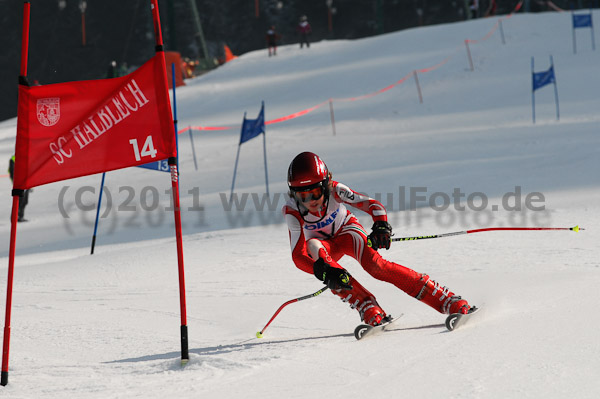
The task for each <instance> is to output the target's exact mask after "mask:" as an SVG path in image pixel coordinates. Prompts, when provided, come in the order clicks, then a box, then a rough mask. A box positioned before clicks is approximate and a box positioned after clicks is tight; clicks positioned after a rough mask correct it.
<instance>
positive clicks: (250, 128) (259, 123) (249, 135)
mask: <svg viewBox="0 0 600 399" xmlns="http://www.w3.org/2000/svg"><path fill="white" fill-rule="evenodd" d="M264 132H265V103H264V102H263V104H262V107H261V108H260V113H259V114H258V118H256V119H246V116H245V115H244V122H243V123H242V134H241V136H240V144H242V143H245V142H246V141H248V140H252V139H253V138H255V137H256V136H258V135H259V134H261V133H264Z"/></svg>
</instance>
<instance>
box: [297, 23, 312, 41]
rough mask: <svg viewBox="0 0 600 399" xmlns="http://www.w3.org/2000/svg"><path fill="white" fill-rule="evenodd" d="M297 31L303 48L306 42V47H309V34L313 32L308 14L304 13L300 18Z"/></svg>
mask: <svg viewBox="0 0 600 399" xmlns="http://www.w3.org/2000/svg"><path fill="white" fill-rule="evenodd" d="M296 31H298V34H299V35H300V48H302V46H303V45H304V44H306V48H309V47H310V42H309V41H308V35H310V33H311V32H312V29H311V27H310V24H309V23H308V18H307V17H306V15H303V16H302V17H301V18H300V23H299V24H298V27H297V28H296Z"/></svg>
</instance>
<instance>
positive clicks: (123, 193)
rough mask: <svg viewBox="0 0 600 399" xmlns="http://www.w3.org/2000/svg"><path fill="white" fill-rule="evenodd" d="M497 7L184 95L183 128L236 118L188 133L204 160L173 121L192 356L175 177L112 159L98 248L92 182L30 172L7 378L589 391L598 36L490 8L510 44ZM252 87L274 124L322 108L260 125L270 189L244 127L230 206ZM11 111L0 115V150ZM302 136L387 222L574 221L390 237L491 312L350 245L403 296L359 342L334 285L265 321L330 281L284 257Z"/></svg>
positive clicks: (428, 227) (285, 51)
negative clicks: (552, 79)
mask: <svg viewBox="0 0 600 399" xmlns="http://www.w3.org/2000/svg"><path fill="white" fill-rule="evenodd" d="M594 16H595V17H596V18H597V17H598V14H597V12H596V11H594ZM497 24H498V18H488V19H480V20H476V21H470V22H464V23H455V24H448V25H440V26H433V27H426V28H419V29H412V30H406V31H402V32H397V33H391V34H386V35H382V36H377V37H372V38H366V39H361V40H352V41H341V40H340V41H323V42H319V43H314V44H313V45H312V46H311V47H310V49H306V48H305V49H302V50H301V49H300V48H299V46H298V45H287V46H283V47H281V48H280V49H279V51H278V55H277V56H276V57H271V58H269V57H267V51H266V49H265V50H259V51H254V52H251V53H248V54H244V55H241V56H240V57H239V58H237V59H235V60H234V61H232V62H230V63H228V64H226V65H224V66H222V67H220V68H219V69H217V70H214V71H212V72H210V73H208V74H205V75H203V76H201V77H198V78H195V79H191V80H188V81H187V85H186V86H185V87H180V88H178V89H177V92H176V94H177V105H178V109H177V111H178V120H179V125H178V128H179V130H184V129H187V128H188V127H199V126H203V127H219V126H226V127H231V128H229V129H226V130H217V131H215V130H209V131H207V130H197V129H195V130H193V142H194V146H195V148H194V149H195V153H196V157H197V160H196V163H197V167H196V164H195V163H194V157H193V151H192V145H191V140H190V135H189V133H188V131H187V130H186V131H185V132H183V133H181V134H180V135H179V149H180V170H181V201H182V208H183V209H182V219H183V233H184V236H183V248H184V258H185V284H186V294H187V297H186V303H187V324H188V328H189V348H190V361H189V363H188V364H187V365H185V366H182V365H181V361H180V356H181V353H180V324H181V319H180V306H179V304H180V302H179V298H180V297H179V290H178V282H179V279H178V272H177V256H176V246H175V239H174V223H173V216H172V212H171V211H170V210H169V206H170V200H169V195H168V192H167V190H168V189H169V188H170V184H171V183H170V177H169V175H168V174H166V173H161V172H153V171H149V170H146V169H141V168H130V169H125V170H120V171H116V172H110V173H107V174H106V187H105V195H104V196H103V203H102V209H101V216H102V217H101V219H100V223H99V227H98V238H97V243H96V249H95V254H94V255H90V254H89V252H90V243H91V238H92V234H93V230H94V218H95V214H96V208H95V206H96V204H97V201H98V194H99V186H100V180H101V176H100V175H95V176H88V177H83V178H79V179H73V180H69V181H63V182H59V183H53V184H48V185H45V186H41V187H37V188H35V189H34V190H33V192H32V193H31V194H30V203H29V205H28V206H27V209H26V217H27V218H28V219H29V222H27V223H20V224H19V225H18V236H17V250H16V263H15V276H14V295H13V306H12V323H11V341H10V344H11V346H10V373H9V384H8V385H7V386H6V387H0V391H1V392H0V396H2V398H61V399H62V398H70V397H76V398H78V399H86V398H125V397H127V398H130V397H139V398H174V397H205V398H206V397H211V398H261V399H268V398H308V397H327V398H357V397H371V396H373V395H374V394H377V395H381V394H384V395H390V394H391V395H392V396H394V397H406V398H413V397H420V398H442V397H443V398H565V397H572V398H597V397H599V396H600V382H598V378H597V375H598V372H599V371H600V343H599V342H600V341H599V340H598V334H597V332H598V330H600V318H599V316H598V301H599V299H600V296H599V294H598V287H600V268H599V266H600V261H599V259H600V256H599V250H598V242H599V241H600V236H599V234H598V230H597V227H598V225H599V222H600V220H599V219H600V216H599V215H600V205H599V201H600V177H599V173H598V171H599V170H600V157H599V156H598V155H599V154H598V150H599V148H600V132H599V123H600V113H599V112H598V110H599V109H600V97H599V96H598V93H600V79H599V78H598V65H599V64H600V53H599V52H598V51H592V49H591V38H590V34H589V30H587V29H578V30H577V31H576V32H575V33H576V35H577V54H574V52H573V48H572V46H573V41H572V36H571V14H570V13H543V14H535V15H527V14H525V15H516V16H513V17H511V18H503V19H502V30H503V33H504V39H505V44H503V43H502V39H501V31H500V29H499V26H497ZM490 32H491V33H490ZM488 34H489V35H488ZM465 39H470V40H471V41H470V42H469V50H470V53H471V56H472V60H473V67H474V68H473V69H474V70H471V67H470V64H469V60H468V58H467V49H466V47H465ZM31 40H32V41H34V40H35V41H40V40H43V38H35V37H32V38H31ZM532 56H533V57H535V64H534V68H535V71H536V72H541V71H545V70H547V69H548V68H549V67H550V56H552V57H553V60H554V69H555V72H556V81H557V91H558V95H559V101H560V104H559V105H560V120H557V117H556V111H557V110H556V105H555V91H554V86H553V85H549V86H546V87H543V88H542V89H540V90H538V91H536V97H535V102H536V123H535V124H533V123H532V109H531V105H532V104H531V102H532V98H531V84H532V83H531V59H532ZM415 70H416V71H418V72H417V77H418V81H419V84H420V88H421V91H422V96H423V103H420V102H419V97H418V92H417V86H416V80H415V79H414V75H411V73H412V72H413V71H415ZM404 78H405V79H404ZM394 84H395V86H394V87H392V88H390V89H388V90H382V89H384V88H388V87H389V86H390V85H394ZM379 90H381V92H379V94H376V95H372V96H366V97H362V96H365V95H368V94H374V93H378V91H379ZM329 99H333V101H332V106H333V112H334V118H335V135H334V134H333V128H332V124H331V109H330V107H329ZM350 99H353V100H350ZM261 101H264V102H265V112H266V119H267V120H274V119H278V118H281V117H284V116H287V115H292V114H295V113H297V112H300V111H303V110H308V109H310V108H311V107H314V106H316V105H319V104H322V105H321V106H319V107H317V108H316V109H315V110H313V111H312V112H308V113H306V114H304V115H301V116H298V117H296V118H291V119H289V120H286V121H284V122H279V123H271V124H269V125H267V129H266V150H267V155H268V178H269V196H268V197H267V196H266V194H265V191H266V190H265V171H264V160H263V139H262V137H259V138H257V139H254V140H252V141H250V142H247V143H245V144H243V145H242V147H241V151H240V159H239V167H238V174H237V178H236V182H235V192H236V195H237V197H236V199H237V201H234V202H233V203H232V204H230V203H229V201H228V199H229V191H230V189H231V183H232V177H233V167H234V162H235V159H236V154H237V150H238V142H239V125H240V123H241V121H242V118H243V115H244V112H247V117H249V118H253V117H255V116H256V115H257V114H258V112H259V109H260V104H261ZM15 126H16V120H8V121H5V122H3V123H1V124H0V154H1V156H2V157H1V158H2V159H5V160H6V164H7V165H8V159H9V158H10V156H11V155H12V154H13V152H14V142H15ZM301 151H313V152H316V153H318V154H319V155H320V156H321V157H322V158H323V159H324V160H325V162H326V163H327V165H328V166H329V168H330V170H331V171H332V172H333V176H334V179H336V180H338V181H341V182H343V183H345V184H347V185H349V186H350V187H351V188H353V189H355V190H357V191H361V192H364V193H368V194H370V195H371V196H378V198H381V201H382V202H383V203H384V205H386V206H387V207H388V210H389V212H390V217H389V220H390V222H391V223H392V225H393V227H394V233H395V234H396V237H403V236H415V235H430V234H435V233H446V232H452V231H463V230H467V229H476V228H484V227H509V226H518V227H523V226H528V227H573V226H576V225H580V226H581V227H583V228H585V229H586V230H585V231H582V232H579V233H575V232H572V231H503V232H485V233H477V234H469V235H463V236H457V237H449V238H439V239H431V240H421V241H411V242H397V243H394V244H393V245H392V248H391V249H390V250H389V251H385V250H384V251H382V254H383V255H384V257H386V258H387V259H390V260H393V261H395V262H398V263H401V264H403V265H406V266H408V267H410V268H412V269H414V270H417V271H419V272H426V273H428V274H430V275H431V276H432V277H433V278H435V279H436V280H437V281H439V282H440V283H441V284H443V285H447V286H448V287H449V288H450V289H452V290H453V291H454V292H456V293H458V294H460V295H462V296H463V297H465V298H466V299H468V300H469V302H470V303H471V304H476V305H481V306H483V310H482V313H483V317H482V318H481V319H480V320H479V322H477V323H474V324H471V325H468V326H467V327H465V328H464V329H460V330H457V331H455V332H452V333H449V332H447V331H446V329H445V328H444V326H443V321H444V316H443V315H440V314H438V313H437V312H435V311H433V310H432V309H430V308H429V307H428V306H425V305H423V304H422V303H420V302H418V301H416V300H415V299H414V298H410V297H409V296H407V295H406V294H404V293H402V292H401V291H399V290H397V289H396V288H395V287H393V286H392V285H390V284H387V283H383V282H380V281H377V280H375V279H373V278H372V277H371V276H369V275H367V273H366V272H365V271H364V270H362V268H361V267H360V266H359V265H358V264H357V263H356V262H355V261H354V260H353V259H349V258H348V259H346V258H344V259H342V261H341V264H342V265H343V266H344V267H346V268H347V269H348V271H349V272H350V273H351V274H352V275H353V276H355V277H356V278H357V279H358V280H359V281H361V282H362V283H363V285H365V286H366V287H367V288H368V289H369V290H370V291H372V292H373V293H374V294H375V295H376V296H377V299H378V301H379V303H380V304H381V305H382V307H383V308H384V309H385V310H386V311H387V312H388V313H391V314H392V315H399V314H404V316H403V317H402V319H401V320H400V321H399V322H398V323H397V324H396V325H395V327H394V328H393V329H392V330H391V331H387V332H385V333H382V334H380V335H378V336H375V337H370V338H368V339H365V340H364V341H356V340H355V339H354V336H353V334H352V333H353V330H354V327H355V326H356V325H357V324H358V323H359V321H360V320H359V316H358V314H357V312H356V311H355V310H352V309H350V308H349V307H348V305H347V304H344V303H342V302H341V301H340V300H339V299H337V297H335V296H333V295H331V294H330V293H329V292H327V293H324V294H322V295H320V296H318V297H315V298H311V299H309V300H306V301H302V302H297V303H293V304H291V305H289V306H288V307H286V308H285V309H284V310H283V311H282V312H281V313H280V314H279V316H278V317H277V318H276V319H275V321H274V322H273V323H272V324H271V325H270V326H269V328H268V329H267V330H265V333H264V338H262V339H257V338H256V337H255V334H256V332H257V331H259V330H261V329H262V327H263V326H264V325H265V324H266V322H267V321H268V320H269V318H270V317H271V316H272V314H273V313H274V312H275V311H276V310H277V308H278V307H279V306H280V305H281V304H282V303H284V302H286V301H288V300H290V299H293V298H297V297H300V296H303V295H307V294H310V293H312V292H315V291H317V290H319V289H320V288H321V287H322V284H321V283H320V282H319V281H317V280H316V279H315V278H314V276H312V275H309V274H306V273H303V272H302V271H300V270H299V269H297V268H296V267H295V266H294V265H293V263H292V261H291V257H290V249H289V240H288V233H287V228H286V226H285V224H284V221H283V217H282V216H281V212H280V208H281V206H282V205H283V203H284V200H285V193H286V171H287V166H288V164H289V162H290V161H291V159H292V158H293V157H294V156H295V155H296V154H297V153H299V152H301ZM0 184H1V185H2V191H3V192H4V193H5V195H4V196H2V197H1V199H0V201H2V204H1V206H0V245H2V247H1V248H0V256H1V257H2V260H1V261H0V269H2V270H0V272H1V273H0V285H1V286H3V287H5V286H6V275H7V273H6V271H7V269H8V248H9V235H10V223H9V215H10V206H11V200H12V199H11V196H10V195H9V193H10V190H11V183H10V181H9V179H8V178H6V177H3V178H1V179H0ZM355 214H357V216H359V217H360V220H361V221H362V222H363V223H364V225H365V227H366V228H370V227H371V221H370V218H369V217H368V215H366V214H364V213H361V212H360V211H358V210H357V211H355ZM2 297H4V296H2ZM0 303H1V304H2V308H3V307H4V305H5V301H4V300H2V301H0Z"/></svg>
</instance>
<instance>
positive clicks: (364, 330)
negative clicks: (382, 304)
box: [354, 313, 404, 340]
mask: <svg viewBox="0 0 600 399" xmlns="http://www.w3.org/2000/svg"><path fill="white" fill-rule="evenodd" d="M402 316H404V313H402V314H401V315H400V316H398V317H392V316H389V317H390V320H389V321H386V322H385V323H382V324H380V325H378V326H370V325H368V324H360V325H359V326H357V327H356V328H355V329H354V337H356V339H357V340H360V339H363V338H365V337H368V336H371V335H375V334H377V333H379V332H381V331H384V330H385V329H387V328H388V327H389V326H390V325H392V324H393V323H395V322H396V321H398V320H399V319H400V318H401V317H402Z"/></svg>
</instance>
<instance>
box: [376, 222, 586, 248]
mask: <svg viewBox="0 0 600 399" xmlns="http://www.w3.org/2000/svg"><path fill="white" fill-rule="evenodd" d="M499 230H501V231H506V230H519V231H523V230H570V231H574V232H579V230H585V229H583V228H580V227H579V226H575V227H488V228H485V229H473V230H464V231H455V232H453V233H443V234H433V235H430V236H415V237H398V238H392V241H414V240H426V239H428V238H442V237H451V236H459V235H463V234H472V233H483V232H486V231H499ZM370 243H371V242H370V240H369V246H371V245H370Z"/></svg>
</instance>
